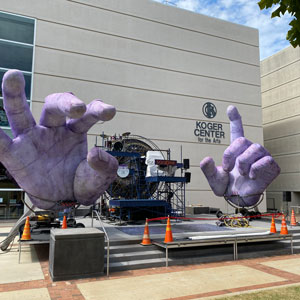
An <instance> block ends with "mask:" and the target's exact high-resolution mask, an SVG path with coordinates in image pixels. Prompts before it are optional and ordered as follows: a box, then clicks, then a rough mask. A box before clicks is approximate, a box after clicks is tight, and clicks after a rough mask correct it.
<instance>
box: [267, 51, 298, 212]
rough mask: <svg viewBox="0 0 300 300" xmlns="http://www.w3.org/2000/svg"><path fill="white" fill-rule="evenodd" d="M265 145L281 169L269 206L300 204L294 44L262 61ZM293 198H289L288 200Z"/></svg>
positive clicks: (271, 189) (273, 187) (274, 184)
mask: <svg viewBox="0 0 300 300" xmlns="http://www.w3.org/2000/svg"><path fill="white" fill-rule="evenodd" d="M261 89H262V108H263V128H264V143H265V147H266V148H267V149H268V150H269V151H270V153H271V154H272V156H273V157H274V159H275V160H276V161H277V163H278V164H279V166H280V168H281V174H280V175H279V177H278V178H277V179H275V181H274V182H273V183H272V184H271V185H270V186H269V188H268V189H267V206H268V208H269V209H278V210H280V211H282V210H286V207H287V203H286V201H283V200H286V199H284V197H283V192H287V193H285V194H287V196H288V198H289V197H291V199H290V200H291V205H300V184H299V183H300V126H299V124H300V106H299V100H300V48H299V47H297V48H293V47H292V46H290V47H288V48H286V49H284V50H282V51H280V52H278V53H276V54H275V55H273V56H271V57H269V58H267V59H265V60H263V61H262V62H261ZM287 200H289V199H287Z"/></svg>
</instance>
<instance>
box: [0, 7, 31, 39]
mask: <svg viewBox="0 0 300 300" xmlns="http://www.w3.org/2000/svg"><path fill="white" fill-rule="evenodd" d="M33 38H34V20H32V19H28V18H24V17H19V16H15V15H11V14H7V13H3V12H0V39H3V40H9V41H15V42H20V43H26V44H33Z"/></svg>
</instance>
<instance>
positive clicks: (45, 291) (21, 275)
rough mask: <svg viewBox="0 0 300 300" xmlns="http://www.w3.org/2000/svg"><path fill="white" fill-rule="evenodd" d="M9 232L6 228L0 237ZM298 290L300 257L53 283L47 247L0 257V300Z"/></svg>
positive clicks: (177, 297) (181, 299)
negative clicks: (296, 287)
mask: <svg viewBox="0 0 300 300" xmlns="http://www.w3.org/2000/svg"><path fill="white" fill-rule="evenodd" d="M9 229H10V228H9V227H5V226H2V227H1V233H8V232H9ZM293 284H299V285H300V254H295V255H284V256H276V257H264V258H256V259H246V260H238V261H225V262H218V263H207V264H200V265H186V266H172V267H169V268H165V267H162V268H151V269H143V270H133V271H125V272H119V273H113V274H111V276H110V277H109V278H108V277H106V276H101V277H97V278H89V279H82V280H70V281H60V282H54V283H53V282H52V281H51V278H50V276H49V269H48V247H47V245H38V246H35V247H33V246H23V247H22V260H21V264H18V252H17V244H15V245H14V246H13V247H12V249H11V251H9V252H7V253H3V252H0V299H1V300H8V299H9V300H14V299H22V300H27V299H28V300H29V299H30V300H35V299H39V300H43V299H45V300H71V299H74V300H75V299H77V300H96V299H97V300H98V299H104V300H110V299H124V300H126V299H130V300H135V299H143V300H145V299H146V300H148V299H151V300H152V299H153V300H156V299H157V300H161V299H173V300H185V299H213V298H216V297H217V298H218V297H220V296H222V295H223V296H228V295H233V294H237V293H244V292H251V291H256V290H260V289H265V288H273V287H280V286H287V285H293Z"/></svg>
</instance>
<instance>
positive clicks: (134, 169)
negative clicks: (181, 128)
mask: <svg viewBox="0 0 300 300" xmlns="http://www.w3.org/2000/svg"><path fill="white" fill-rule="evenodd" d="M102 138H103V141H102V146H101V147H103V148H104V149H105V150H106V151H107V152H108V153H110V154H111V155H113V156H114V157H116V158H117V160H118V162H119V169H118V176H117V178H116V180H115V181H114V182H113V183H112V184H111V186H110V187H109V189H108V190H107V193H106V196H105V197H103V199H102V202H103V203H102V207H106V209H103V210H102V211H105V215H106V216H107V217H108V218H110V219H113V220H116V221H133V220H144V219H145V218H155V217H162V216H168V215H170V216H185V184H186V183H187V181H188V180H187V178H190V177H189V176H186V174H185V173H187V172H185V171H186V168H184V166H183V164H182V163H177V162H176V161H171V160H170V150H160V149H158V147H157V146H156V145H155V144H154V143H153V142H151V141H149V140H147V139H145V138H143V137H140V136H132V135H130V134H129V133H125V134H123V135H121V136H119V137H116V136H107V135H104V134H102ZM96 145H97V140H96ZM148 151H160V152H161V153H163V152H166V153H167V159H166V160H164V159H163V160H159V161H158V162H157V165H158V167H160V166H162V165H165V164H166V165H167V164H169V163H172V165H174V166H175V167H176V168H177V169H180V170H179V171H180V175H181V176H161V175H160V176H150V177H146V170H147V165H146V163H145V159H146V158H145V157H146V154H147V152H148Z"/></svg>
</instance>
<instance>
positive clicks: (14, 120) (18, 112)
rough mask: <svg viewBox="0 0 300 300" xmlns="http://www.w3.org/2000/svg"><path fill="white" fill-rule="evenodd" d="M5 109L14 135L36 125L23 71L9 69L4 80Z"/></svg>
mask: <svg viewBox="0 0 300 300" xmlns="http://www.w3.org/2000/svg"><path fill="white" fill-rule="evenodd" d="M2 91H3V102H4V109H5V112H6V115H7V118H8V121H9V124H10V127H11V129H12V132H13V134H14V136H15V137H16V136H18V135H19V134H21V133H23V132H24V131H26V130H28V129H30V128H32V127H34V126H35V121H34V118H33V116H32V114H31V111H30V108H29V105H28V103H27V100H26V95H25V80H24V76H23V74H22V72H20V71H18V70H9V71H7V72H6V73H5V74H4V76H3V81H2Z"/></svg>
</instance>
